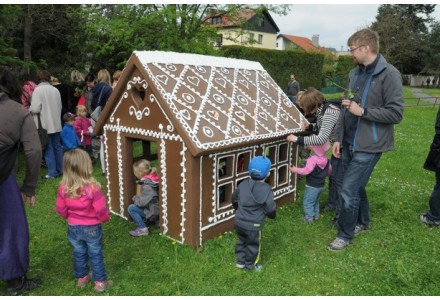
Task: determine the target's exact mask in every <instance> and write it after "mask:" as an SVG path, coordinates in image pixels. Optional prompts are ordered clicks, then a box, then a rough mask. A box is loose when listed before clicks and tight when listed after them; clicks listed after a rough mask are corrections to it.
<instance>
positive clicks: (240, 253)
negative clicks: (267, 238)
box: [235, 226, 261, 269]
mask: <svg viewBox="0 0 440 300" xmlns="http://www.w3.org/2000/svg"><path fill="white" fill-rule="evenodd" d="M235 230H236V232H237V235H238V242H237V246H236V247H235V256H236V257H237V264H240V265H245V267H246V268H247V269H253V268H254V267H255V265H256V264H257V263H258V262H259V260H260V241H261V231H254V230H247V229H244V228H241V227H240V226H235Z"/></svg>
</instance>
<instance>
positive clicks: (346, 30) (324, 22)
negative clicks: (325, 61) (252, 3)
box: [271, 4, 440, 50]
mask: <svg viewBox="0 0 440 300" xmlns="http://www.w3.org/2000/svg"><path fill="white" fill-rule="evenodd" d="M378 7H379V4H353V5H349V4H310V5H309V4H294V5H291V10H290V12H289V14H288V15H287V16H280V15H276V14H275V13H272V12H271V16H272V18H273V19H274V21H275V23H276V24H277V25H278V27H279V29H280V32H279V33H281V34H290V35H297V36H302V37H306V38H309V39H312V36H313V35H315V34H317V35H319V44H320V46H322V47H327V48H335V49H336V50H341V46H342V47H343V48H344V50H345V49H347V40H348V38H349V37H350V36H351V35H352V34H353V33H354V32H356V31H357V30H358V29H361V28H363V27H366V26H369V25H371V23H372V22H373V21H374V20H376V15H377V8H378ZM431 16H432V17H434V18H436V19H437V21H440V5H438V4H437V6H436V7H435V12H434V13H433V14H431Z"/></svg>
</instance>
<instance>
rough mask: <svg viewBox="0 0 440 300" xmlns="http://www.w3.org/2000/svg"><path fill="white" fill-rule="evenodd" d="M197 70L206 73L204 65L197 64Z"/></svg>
mask: <svg viewBox="0 0 440 300" xmlns="http://www.w3.org/2000/svg"><path fill="white" fill-rule="evenodd" d="M196 69H197V71H199V72H200V73H206V69H205V68H204V67H202V66H196Z"/></svg>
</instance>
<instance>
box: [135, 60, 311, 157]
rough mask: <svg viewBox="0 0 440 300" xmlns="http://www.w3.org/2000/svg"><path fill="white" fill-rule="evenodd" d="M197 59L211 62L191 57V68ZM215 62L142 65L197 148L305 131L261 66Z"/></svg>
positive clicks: (249, 63)
mask: <svg viewBox="0 0 440 300" xmlns="http://www.w3.org/2000/svg"><path fill="white" fill-rule="evenodd" d="M139 53H142V54H143V55H144V54H145V52H139ZM139 53H136V54H137V55H138V56H139ZM146 53H148V52H146ZM144 56H145V55H144ZM194 56H196V57H203V59H202V60H201V61H206V56H201V55H191V58H192V59H191V60H190V61H191V62H195V61H196V60H195V59H194ZM140 58H141V57H140ZM216 59H217V60H216ZM218 59H220V60H218ZM214 60H215V61H214V65H196V64H193V65H189V64H185V62H184V61H182V62H181V63H171V62H150V61H149V60H148V61H146V60H145V57H144V59H141V62H142V63H143V66H144V68H145V70H146V71H147V74H148V76H149V77H150V79H151V80H152V81H153V82H154V84H155V86H156V87H157V89H158V90H159V92H160V93H161V94H162V97H163V99H165V100H166V105H167V106H168V107H169V109H170V110H171V111H172V112H173V115H174V116H175V117H176V118H177V120H178V122H180V124H181V125H182V127H183V128H184V129H185V131H186V133H187V134H188V136H189V137H190V138H191V140H192V141H193V142H194V144H195V145H196V146H197V148H199V149H205V150H207V149H213V148H216V147H221V146H229V145H234V144H239V143H245V142H249V141H252V140H256V139H266V138H273V137H277V136H282V135H286V134H288V133H291V132H295V131H299V130H300V124H301V122H302V121H303V119H304V117H303V116H302V115H301V114H300V113H299V111H298V110H297V109H296V107H295V105H293V104H292V102H291V101H290V100H289V99H288V98H287V96H286V95H285V94H284V93H283V91H282V90H281V89H280V88H279V86H278V85H277V84H276V83H275V82H274V80H273V79H272V78H271V77H270V75H269V74H268V73H267V72H266V71H264V69H262V68H261V65H260V64H258V63H254V62H248V61H241V60H237V59H227V58H215V59H214ZM159 61H163V60H159ZM170 61H174V60H170ZM228 62H229V66H228ZM243 66H246V67H255V68H253V69H246V68H240V67H243Z"/></svg>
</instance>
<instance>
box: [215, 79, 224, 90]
mask: <svg viewBox="0 0 440 300" xmlns="http://www.w3.org/2000/svg"><path fill="white" fill-rule="evenodd" d="M215 82H217V83H218V84H219V85H221V86H222V87H224V88H226V80H224V79H223V78H216V79H215Z"/></svg>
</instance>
